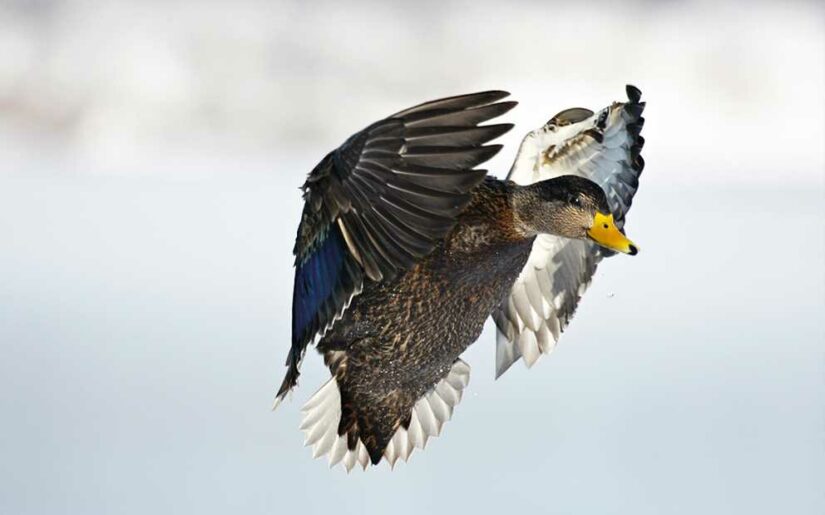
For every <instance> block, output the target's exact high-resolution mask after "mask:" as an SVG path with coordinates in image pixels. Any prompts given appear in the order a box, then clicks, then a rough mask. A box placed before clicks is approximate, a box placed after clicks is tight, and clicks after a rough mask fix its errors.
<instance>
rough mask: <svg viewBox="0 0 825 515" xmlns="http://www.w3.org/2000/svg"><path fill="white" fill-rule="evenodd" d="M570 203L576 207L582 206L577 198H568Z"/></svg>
mask: <svg viewBox="0 0 825 515" xmlns="http://www.w3.org/2000/svg"><path fill="white" fill-rule="evenodd" d="M570 203H571V204H573V205H574V206H577V207H581V205H582V201H581V199H580V198H579V197H570Z"/></svg>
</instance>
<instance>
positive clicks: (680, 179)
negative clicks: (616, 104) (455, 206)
mask: <svg viewBox="0 0 825 515" xmlns="http://www.w3.org/2000/svg"><path fill="white" fill-rule="evenodd" d="M824 5H825V4H822V3H820V2H760V1H754V2H744V1H743V2H731V3H720V2H709V1H708V2H653V1H636V2H626V3H622V4H619V3H607V2H605V3H594V4H589V5H587V6H583V5H581V6H579V5H577V4H576V3H575V2H558V3H557V2H548V1H534V2H533V1H522V2H491V1H488V0H475V1H472V2H450V3H447V2H437V1H420V2H416V3H415V4H411V3H409V2H407V3H401V2H395V3H390V2H367V1H364V2H346V3H343V2H327V1H316V2H300V1H274V2H273V1H255V0H243V1H235V2H215V1H200V2H195V1H192V0H183V1H179V2H160V1H140V2H137V1H133V2H127V1H121V0H115V1H106V2H104V1H80V0H73V1H60V0H29V1H24V0H18V1H10V0H5V1H2V2H0V352H2V357H0V512H2V513H14V514H40V513H43V514H63V513H66V514H77V513H89V514H92V513H106V514H109V513H147V512H151V513H188V512H198V513H227V512H242V513H248V514H252V513H273V512H275V513H290V512H292V513H294V512H301V513H325V512H326V513H354V512H363V513H389V512H392V513H397V514H406V513H425V512H436V513H437V512H447V511H451V512H456V511H459V512H466V513H501V512H503V511H514V512H516V511H527V510H530V511H532V512H537V513H565V514H567V513H617V514H619V513H622V514H623V513H629V512H633V513H637V514H647V513H650V514H660V513H686V514H687V513H690V514H694V513H713V514H716V513H720V514H723V513H724V514H727V513H751V514H757V513H760V514H761V513H765V514H768V513H771V514H772V513H795V514H817V513H823V512H825V489H823V488H822V485H823V484H825V351H823V349H825V347H823V344H825V322H824V321H823V314H825V272H823V264H825V229H823V223H822V220H821V216H822V207H823V202H825V6H824ZM626 83H632V84H635V85H637V86H638V87H639V88H640V89H641V90H642V92H643V94H644V95H643V99H646V100H647V102H648V105H647V109H646V111H645V117H646V119H647V123H646V126H645V129H644V133H643V134H644V136H645V138H646V140H647V144H646V146H645V149H644V156H645V159H646V161H647V167H646V170H645V173H644V175H643V177H642V186H641V190H640V193H639V194H638V196H637V197H636V201H635V203H634V207H633V210H632V211H631V213H630V215H629V217H628V226H627V228H628V232H629V234H630V235H631V236H632V237H633V238H634V240H635V241H637V242H639V243H640V246H641V247H642V253H641V254H640V255H639V256H637V257H635V258H629V257H625V256H618V257H616V258H613V259H610V260H609V261H607V262H605V263H603V264H602V265H601V267H600V271H599V273H598V274H597V277H596V280H595V282H594V284H593V286H592V288H591V290H590V291H589V292H588V293H587V295H586V296H585V298H584V299H583V302H582V304H581V307H580V309H579V312H578V315H577V317H576V319H575V320H574V322H573V323H572V324H571V326H570V328H569V330H568V331H567V333H565V335H564V336H563V338H562V341H561V342H560V344H559V346H558V348H557V350H556V351H555V352H554V354H553V355H551V356H549V357H545V358H543V359H542V360H540V361H539V363H538V364H536V365H535V366H534V367H533V369H532V370H530V371H527V370H526V369H525V368H524V366H523V365H520V364H517V365H516V366H514V367H513V368H512V369H511V370H510V371H509V372H508V373H507V374H505V375H504V376H503V377H502V378H501V379H499V380H498V381H494V380H493V375H494V374H493V371H494V332H493V330H492V326H489V327H487V328H486V330H485V333H484V334H483V335H482V336H481V338H480V340H479V341H478V342H477V343H476V344H475V345H474V346H473V347H471V348H470V349H469V351H468V352H467V353H466V354H465V356H464V358H465V360H466V361H468V362H469V363H470V364H471V365H472V367H473V371H472V378H471V382H470V386H469V390H468V393H467V395H466V396H465V398H464V400H463V401H462V404H461V405H460V406H459V407H458V409H457V411H456V413H455V416H454V417H453V420H452V421H451V422H449V423H448V424H447V425H446V426H445V431H444V433H443V434H442V436H441V437H440V438H438V439H436V440H434V441H432V442H431V443H430V445H428V448H427V450H426V451H425V452H416V453H415V454H414V455H413V457H412V459H411V463H409V464H400V465H398V466H396V469H395V471H392V472H390V471H389V469H388V468H387V467H386V466H385V465H384V464H382V465H381V466H380V467H377V468H375V469H372V470H368V471H367V472H366V473H363V472H361V471H360V470H359V471H355V472H353V473H352V474H350V475H349V476H347V475H346V474H344V473H343V472H342V471H341V470H338V469H336V470H331V471H330V470H327V467H326V464H325V462H323V461H314V460H312V459H311V456H310V452H309V450H308V449H305V448H303V447H302V445H301V444H302V440H303V435H302V434H301V433H300V432H299V431H298V429H297V426H298V422H299V408H300V406H301V404H302V403H303V402H304V400H305V399H306V398H308V397H309V396H310V395H311V394H312V392H313V391H314V390H315V389H316V388H317V386H319V385H320V384H321V383H322V382H323V381H325V380H326V377H327V375H328V374H327V372H326V371H324V370H323V368H322V366H321V360H320V358H319V357H317V356H315V355H313V354H309V357H308V359H307V360H306V361H305V366H304V370H305V373H304V375H303V376H302V382H301V388H300V389H299V390H297V392H296V394H295V395H294V397H293V399H292V401H291V402H289V403H286V404H285V405H284V406H282V407H281V408H279V410H278V411H277V412H275V413H271V412H270V411H269V407H270V404H271V401H272V398H273V395H274V392H275V388H276V386H277V385H278V384H279V383H280V380H281V377H282V373H283V368H282V366H281V365H282V363H283V359H284V358H285V355H286V352H287V348H288V346H289V311H290V302H291V284H292V256H291V249H292V243H293V238H294V231H295V227H296V225H297V222H298V217H299V212H300V208H301V202H300V195H299V192H298V189H297V188H298V187H299V186H300V184H301V183H302V181H303V179H304V177H305V174H306V173H307V172H308V171H309V170H310V169H311V168H312V167H313V166H314V165H315V164H316V162H317V161H318V160H320V158H321V157H323V155H324V154H325V153H326V152H327V151H329V150H330V149H332V148H334V147H335V146H337V145H339V144H340V143H341V142H343V140H344V139H345V138H346V137H347V136H349V135H350V134H351V133H353V132H355V131H356V130H359V129H361V128H363V127H364V126H366V125H367V124H369V123H371V122H372V121H374V120H377V119H379V118H381V117H383V116H386V115H388V114H391V113H393V112H395V111H398V110H400V109H402V108H404V107H408V106H410V105H414V104H417V103H420V102H422V101H425V100H429V99H433V98H437V97H440V96H446V95H453V94H460V93H466V92H472V91H479V90H483V89H491V88H495V89H506V90H508V91H510V92H511V93H512V95H513V98H514V99H516V100H518V101H519V102H520V105H519V106H518V107H517V108H516V109H515V110H514V111H512V112H511V113H508V114H507V115H506V121H510V122H513V123H516V124H517V126H516V128H515V129H514V130H513V131H511V132H510V133H509V134H508V135H506V136H505V137H503V138H501V142H502V143H504V144H505V145H506V146H505V149H504V150H503V151H502V152H501V153H500V154H499V155H498V156H496V158H494V159H493V160H492V161H491V162H490V163H489V166H488V168H489V170H490V172H491V173H494V174H496V175H498V176H500V177H503V176H504V175H505V174H506V172H507V170H508V169H509V165H510V162H511V160H512V158H513V156H514V153H515V150H516V148H517V145H518V142H519V140H520V138H521V137H522V136H523V135H524V134H525V133H526V132H527V131H529V130H531V129H534V128H536V127H538V126H540V125H542V124H543V123H544V122H545V121H546V120H547V119H549V118H550V117H551V116H552V115H553V114H555V113H556V112H557V111H560V110H562V109H564V108H567V107H573V106H583V107H589V108H592V109H598V108H601V107H603V106H605V105H607V104H609V103H610V102H612V101H613V100H622V99H623V98H624V85H625V84H626Z"/></svg>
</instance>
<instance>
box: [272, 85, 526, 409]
mask: <svg viewBox="0 0 825 515" xmlns="http://www.w3.org/2000/svg"><path fill="white" fill-rule="evenodd" d="M507 95H508V93H506V92H504V91H487V92H483V93H475V94H471V95H462V96H457V97H450V98H445V99H441V100H435V101H432V102H427V103H425V104H421V105H418V106H416V107H412V108H410V109H406V110H404V111H401V112H399V113H396V114H394V115H392V116H390V117H389V118H386V119H384V120H381V121H379V122H376V123H374V124H372V125H370V126H369V127H367V128H366V129H364V130H362V131H361V132H358V133H357V134H354V135H353V136H351V137H350V138H349V139H348V140H347V141H346V142H345V143H344V144H343V145H341V146H340V147H338V148H337V149H336V150H334V151H332V152H330V153H329V154H328V155H327V156H326V157H325V158H324V159H323V160H322V161H321V162H320V163H319V164H318V166H316V167H315V169H314V170H312V172H310V174H309V177H308V178H307V180H306V183H305V184H304V187H303V189H304V199H305V205H304V211H303V215H302V217H301V224H300V226H299V227H298V237H297V240H296V242H295V249H294V254H295V284H294V290H293V298H292V349H291V352H290V354H289V357H288V359H287V366H288V367H289V370H288V372H287V376H286V378H285V379H284V383H283V384H282V385H281V388H280V390H279V392H278V398H279V399H280V398H282V397H283V395H284V394H285V393H286V392H287V391H289V389H290V388H291V387H292V386H294V385H295V382H296V380H297V378H298V365H299V362H300V360H301V357H302V355H303V352H304V349H305V348H306V346H307V344H308V343H309V342H310V341H312V340H313V339H314V338H315V336H316V335H318V334H323V333H324V332H325V331H326V330H327V329H329V328H330V327H331V326H332V324H333V323H334V322H335V320H337V318H339V317H340V316H341V314H342V313H343V311H344V310H345V309H346V308H347V306H348V305H349V302H350V301H351V300H352V297H354V296H355V295H357V294H358V293H359V292H360V291H361V289H362V288H363V286H364V282H365V281H382V280H387V279H390V278H392V277H394V276H395V275H396V274H397V273H398V272H399V271H402V270H406V269H408V268H409V267H411V266H412V265H413V264H414V263H415V262H417V261H418V260H419V259H421V258H422V257H423V256H426V255H427V254H428V253H429V252H430V251H431V250H432V249H433V247H434V246H435V245H436V243H437V242H438V241H439V240H441V239H442V238H443V237H444V236H445V235H446V233H447V232H448V231H449V230H450V229H451V228H452V227H453V224H454V223H455V219H456V216H457V215H458V214H459V213H460V212H461V211H462V210H463V209H464V207H465V206H466V205H467V202H469V200H470V195H469V192H470V191H471V190H472V189H473V188H474V187H475V186H476V185H477V184H478V183H479V182H480V181H481V180H482V179H483V178H484V176H485V175H486V171H485V170H475V169H473V167H474V166H476V165H478V164H480V163H482V162H484V161H486V160H488V159H490V158H491V157H492V156H493V155H495V154H496V153H497V152H498V151H499V150H500V148H501V146H500V145H486V146H485V145H484V143H486V142H488V141H490V140H492V139H494V138H496V137H498V136H500V135H502V134H504V133H505V132H507V131H508V130H510V129H511V128H512V125H510V124H500V125H487V126H478V124H479V123H482V122H485V121H487V120H490V119H491V118H495V117H497V116H499V115H501V114H503V113H505V112H507V111H509V110H510V109H512V108H513V107H514V106H515V105H516V103H515V102H497V101H498V100H501V99H502V98H504V97H506V96H507Z"/></svg>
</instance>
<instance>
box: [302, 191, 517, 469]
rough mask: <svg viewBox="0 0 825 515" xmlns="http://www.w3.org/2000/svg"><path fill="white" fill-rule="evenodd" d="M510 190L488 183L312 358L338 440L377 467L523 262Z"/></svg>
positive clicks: (359, 303) (365, 295)
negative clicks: (327, 375) (337, 402)
mask: <svg viewBox="0 0 825 515" xmlns="http://www.w3.org/2000/svg"><path fill="white" fill-rule="evenodd" d="M511 189H512V184H507V183H504V182H501V181H496V180H493V179H487V180H485V182H483V183H482V184H481V185H479V187H478V188H476V190H474V192H473V198H472V201H471V202H470V204H469V205H468V207H467V208H466V209H465V211H464V212H463V213H462V214H461V215H460V217H459V218H458V222H457V224H456V226H455V228H454V229H453V230H452V231H451V232H450V233H449V234H448V236H447V237H446V238H445V239H444V241H442V242H441V243H439V244H438V246H437V247H436V248H435V250H434V251H433V252H432V253H431V254H430V255H429V256H428V257H427V258H425V259H424V260H422V261H421V262H420V263H418V264H417V265H416V266H415V267H413V268H412V269H411V270H409V271H408V272H406V273H404V274H402V275H399V276H398V277H396V278H395V279H393V280H391V281H386V282H383V283H368V284H367V285H366V286H365V288H364V291H363V292H362V293H361V294H360V295H358V296H356V297H355V298H354V299H353V301H352V305H351V306H350V307H349V309H348V310H347V311H346V312H345V314H344V316H343V318H342V319H341V320H339V321H338V322H337V323H336V324H335V325H334V327H333V328H332V330H331V331H330V332H329V333H327V334H326V335H325V336H324V337H323V338H322V339H321V341H320V342H319V344H318V350H319V351H320V352H322V353H324V355H325V360H326V362H327V364H328V365H329V367H330V370H331V372H332V374H333V375H334V376H335V377H336V379H337V381H338V386H339V388H340V391H341V401H342V402H341V404H342V416H341V422H340V426H339V434H344V433H346V434H347V435H348V438H349V441H350V443H351V446H353V447H354V445H355V443H356V442H357V439H358V438H361V440H362V441H363V442H364V444H365V445H366V447H367V449H368V451H369V453H370V456H371V458H372V461H373V462H374V463H377V462H378V461H379V460H380V458H381V455H382V452H383V450H384V448H385V446H386V445H387V443H388V442H389V440H390V439H391V438H392V436H393V433H394V432H395V430H396V429H397V428H398V427H399V425H401V426H403V427H406V426H407V424H408V423H409V419H410V414H411V410H412V408H413V406H414V404H415V402H416V401H417V400H418V399H419V398H420V397H421V396H422V395H424V394H425V393H426V392H427V391H428V390H429V389H430V388H432V387H433V386H434V385H435V384H436V383H437V382H438V381H439V380H441V379H442V378H443V377H444V376H445V374H446V373H447V372H448V371H449V369H450V367H451V366H452V364H453V363H454V362H455V360H456V359H457V358H458V356H459V355H460V354H461V353H462V352H463V351H464V350H465V349H466V348H467V347H468V346H469V345H470V344H472V343H473V342H474V341H475V340H476V339H477V338H478V336H479V335H480V334H481V330H482V328H483V326H484V322H485V320H486V319H487V317H488V316H489V315H490V313H491V312H492V311H493V309H494V308H495V307H496V306H498V304H499V303H500V302H501V300H502V299H503V298H504V297H505V295H506V294H507V293H508V292H509V290H510V287H511V286H512V284H513V282H514V281H515V279H516V278H517V276H518V274H519V272H520V271H521V269H522V267H523V266H524V264H525V263H526V261H527V259H528V257H529V255H530V250H531V247H532V242H533V238H525V237H524V236H522V235H521V234H520V233H519V232H518V231H517V230H516V228H515V225H514V220H513V212H512V209H511V203H510V201H509V194H510V192H511Z"/></svg>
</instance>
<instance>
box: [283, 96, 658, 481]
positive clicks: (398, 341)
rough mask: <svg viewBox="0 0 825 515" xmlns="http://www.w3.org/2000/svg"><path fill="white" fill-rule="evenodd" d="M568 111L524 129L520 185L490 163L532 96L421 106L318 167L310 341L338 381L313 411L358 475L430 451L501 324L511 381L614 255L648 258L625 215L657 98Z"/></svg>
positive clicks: (314, 435) (321, 434)
mask: <svg viewBox="0 0 825 515" xmlns="http://www.w3.org/2000/svg"><path fill="white" fill-rule="evenodd" d="M626 93H627V97H628V100H627V101H626V102H615V103H613V104H611V105H610V106H608V107H606V108H604V109H602V110H601V111H599V112H596V113H594V112H593V111H590V110H588V109H583V108H574V109H567V110H565V111H562V112H560V113H559V114H557V115H556V116H554V117H553V118H551V119H550V121H549V122H547V123H546V124H545V125H544V126H543V127H541V128H540V129H537V130H535V131H532V132H530V133H529V134H527V136H526V137H525V138H524V140H523V141H522V143H521V146H520V148H519V150H518V153H517V155H516V158H515V162H514V164H513V166H512V169H511V170H510V173H509V175H508V176H507V180H499V179H496V178H493V177H491V176H488V175H487V172H486V170H479V169H476V166H478V165H480V164H481V163H483V162H485V161H487V160H488V159H490V158H491V157H492V156H493V155H495V154H496V153H497V152H498V151H499V150H500V149H501V146H500V145H490V144H488V143H489V142H490V141H491V140H493V139H495V138H497V137H498V136H501V135H502V134H504V133H505V132H507V131H508V130H510V129H511V128H512V125H510V124H487V125H482V124H483V123H484V122H487V121H489V120H491V119H493V118H496V117H498V116H500V115H502V114H504V113H506V112H507V111H509V110H510V109H512V108H513V107H514V106H515V105H516V103H515V102H512V101H503V100H502V99H504V98H505V97H507V96H508V93H506V92H504V91H487V92H482V93H474V94H470V95H462V96H456V97H450V98H444V99H441V100H435V101H432V102H427V103H424V104H421V105H418V106H415V107H412V108H409V109H405V110H403V111H401V112H398V113H396V114H394V115H392V116H389V117H387V118H385V119H383V120H381V121H378V122H376V123H373V124H372V125H370V126H368V127H367V128H365V129H364V130H362V131H360V132H358V133H356V134H354V135H352V136H350V138H349V139H347V140H346V141H345V142H344V144H343V145H341V146H340V147H338V148H337V149H335V150H333V151H332V152H330V153H329V154H327V155H326V157H324V158H323V159H322V160H321V162H320V163H319V164H318V165H317V166H316V167H315V168H314V169H313V170H312V171H311V172H310V173H309V176H308V177H307V180H306V182H305V183H304V186H303V192H304V200H305V204H304V209H303V213H302V215H301V222H300V225H299V227H298V235H297V239H296V242H295V248H294V254H295V283H294V290H293V300H292V346H291V348H290V351H289V354H288V357H287V360H286V367H287V372H286V377H285V378H284V380H283V383H282V385H281V387H280V389H279V390H278V393H277V397H276V405H277V404H278V403H279V402H280V401H281V400H282V399H283V398H284V396H285V395H286V394H287V393H288V392H289V391H290V390H291V389H292V388H293V387H294V386H295V385H296V384H297V381H298V376H299V367H300V365H301V361H302V359H303V357H304V353H305V350H306V348H307V346H308V344H309V343H311V342H315V343H316V348H317V350H318V352H319V353H320V354H321V355H322V356H323V358H324V363H325V364H326V366H327V367H328V368H329V371H330V374H331V376H332V377H331V378H330V379H329V381H327V382H326V384H324V385H323V386H322V387H321V388H320V390H318V392H317V393H315V394H314V395H313V396H312V397H311V398H310V399H309V401H308V402H307V403H306V405H305V406H304V408H303V420H302V424H301V429H302V430H303V431H305V433H306V444H307V445H311V446H312V448H313V454H314V456H315V457H319V456H322V455H328V460H329V463H330V466H333V465H335V464H338V463H341V464H343V466H344V468H346V470H347V471H349V470H350V469H352V467H353V466H355V464H360V465H361V466H362V467H364V468H366V466H367V465H368V464H370V463H372V464H378V463H379V462H380V461H381V460H382V459H383V460H386V461H387V462H388V463H389V464H390V465H391V466H392V465H394V464H395V462H396V460H398V459H403V460H406V459H407V458H408V457H409V456H410V454H411V453H412V451H413V450H414V449H415V448H420V449H423V448H424V446H425V445H426V443H427V440H428V439H429V438H430V437H433V436H437V435H438V434H439V433H440V432H441V428H442V426H443V424H444V423H445V422H446V421H447V420H449V419H450V417H451V416H452V412H453V409H454V408H455V406H456V405H457V404H458V402H459V401H460V399H461V395H462V391H463V390H464V388H465V387H466V386H467V384H468V381H469V374H470V367H469V365H468V364H467V363H465V362H464V361H462V360H461V359H460V355H461V353H462V352H463V351H464V350H465V349H466V348H467V347H468V346H470V345H471V344H472V343H473V342H475V340H476V339H477V338H478V337H479V335H480V334H481V331H482V327H483V326H484V322H485V320H486V319H487V317H490V316H492V317H493V319H494V321H495V323H496V327H497V341H496V376H499V375H501V374H502V373H504V372H505V371H506V370H507V369H508V368H509V367H510V366H511V365H512V364H513V363H515V362H516V361H518V360H519V359H522V360H523V361H524V362H525V363H526V365H527V366H532V365H533V363H535V362H536V360H537V359H538V358H539V357H540V356H541V355H542V354H546V353H548V352H550V351H551V350H552V349H553V347H554V345H555V344H556V342H557V341H558V339H559V335H560V333H561V332H562V331H563V330H564V328H565V326H566V325H567V323H568V322H569V320H570V318H571V317H572V315H573V312H574V311H575V309H576V305H577V303H578V301H579V298H580V297H581V295H582V294H583V293H584V290H585V289H586V287H587V285H588V284H589V282H590V280H591V278H592V276H593V274H594V273H595V270H596V266H597V264H598V263H599V261H600V260H601V259H602V258H604V257H607V256H611V255H614V254H616V253H617V252H620V253H625V254H630V255H633V254H636V253H637V252H638V248H637V247H636V245H635V244H634V243H633V242H631V241H630V240H629V239H628V238H627V237H625V235H624V230H623V226H624V221H625V215H626V214H627V211H628V209H629V208H630V204H631V202H632V199H633V196H634V194H635V193H636V190H637V188H638V184H639V183H638V180H639V175H640V174H641V172H642V169H643V168H644V161H643V159H642V157H641V155H640V151H641V149H642V145H643V144H644V139H643V138H642V137H641V136H640V132H641V129H642V126H643V124H644V118H642V110H643V109H644V102H641V101H640V98H641V92H640V91H639V90H638V89H637V88H635V87H633V86H627V88H626Z"/></svg>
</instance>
